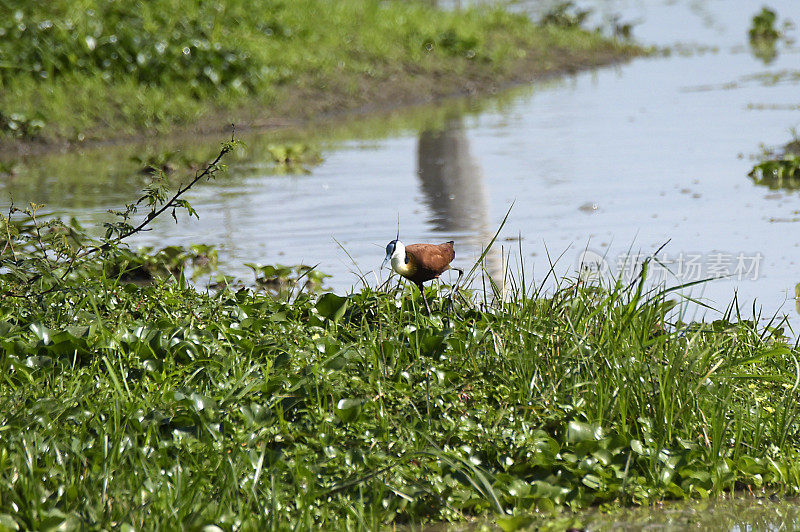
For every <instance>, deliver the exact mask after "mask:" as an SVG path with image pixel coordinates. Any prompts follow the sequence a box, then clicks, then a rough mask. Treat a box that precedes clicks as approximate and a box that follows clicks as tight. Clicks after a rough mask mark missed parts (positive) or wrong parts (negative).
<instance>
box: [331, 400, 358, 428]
mask: <svg viewBox="0 0 800 532" xmlns="http://www.w3.org/2000/svg"><path fill="white" fill-rule="evenodd" d="M363 404H364V402H363V401H362V400H361V399H351V398H350V399H340V400H339V402H338V403H336V411H335V412H336V417H338V418H339V419H341V420H342V421H344V422H345V423H350V422H351V421H354V420H355V419H357V418H358V416H359V414H361V407H362V405H363Z"/></svg>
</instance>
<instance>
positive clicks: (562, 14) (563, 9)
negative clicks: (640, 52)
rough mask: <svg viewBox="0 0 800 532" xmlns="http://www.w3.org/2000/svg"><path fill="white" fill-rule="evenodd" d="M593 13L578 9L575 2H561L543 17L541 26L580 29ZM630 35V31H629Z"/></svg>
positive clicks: (540, 22)
mask: <svg viewBox="0 0 800 532" xmlns="http://www.w3.org/2000/svg"><path fill="white" fill-rule="evenodd" d="M590 14H591V11H588V10H583V9H578V8H577V7H576V6H575V4H574V3H573V2H561V3H560V4H557V5H556V6H555V7H553V8H552V9H551V10H550V11H548V12H547V13H545V14H544V15H542V17H541V18H540V19H539V24H541V25H542V26H557V27H560V28H580V27H581V26H582V25H583V23H584V21H585V20H586V17H588V16H589V15H590ZM628 33H630V29H628Z"/></svg>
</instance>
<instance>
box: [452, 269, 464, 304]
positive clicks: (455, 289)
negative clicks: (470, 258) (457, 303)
mask: <svg viewBox="0 0 800 532" xmlns="http://www.w3.org/2000/svg"><path fill="white" fill-rule="evenodd" d="M452 269H453V270H456V271H457V272H458V279H456V282H455V283H454V284H453V286H452V287H451V288H450V296H449V299H450V306H451V307H452V306H453V297H454V296H455V294H456V292H457V291H458V283H460V282H461V278H462V277H464V270H462V269H461V268H452Z"/></svg>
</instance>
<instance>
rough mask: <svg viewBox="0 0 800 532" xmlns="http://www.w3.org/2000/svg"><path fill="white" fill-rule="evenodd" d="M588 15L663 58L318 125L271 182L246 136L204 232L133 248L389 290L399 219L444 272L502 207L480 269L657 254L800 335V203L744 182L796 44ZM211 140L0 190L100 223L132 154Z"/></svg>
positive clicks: (706, 5) (790, 2)
mask: <svg viewBox="0 0 800 532" xmlns="http://www.w3.org/2000/svg"><path fill="white" fill-rule="evenodd" d="M514 5H515V8H516V9H523V10H531V11H533V10H541V9H543V7H542V6H543V5H545V4H543V3H542V2H538V1H528V2H526V1H520V2H516V3H515V4H514ZM581 5H582V6H587V7H591V8H593V9H594V10H595V15H594V19H595V20H596V21H597V22H599V21H602V20H604V19H605V20H608V19H610V18H611V17H613V16H614V15H619V16H620V20H622V21H624V22H634V23H635V26H634V31H633V35H634V37H635V38H636V39H637V40H638V41H639V42H642V43H644V44H653V45H657V46H674V48H673V52H672V53H671V54H668V55H665V54H658V55H656V56H654V57H650V58H645V59H637V60H634V61H632V62H630V63H627V64H624V65H618V66H611V67H607V68H601V69H598V70H594V71H591V72H584V73H580V74H577V75H574V76H569V77H566V78H563V79H559V80H553V81H549V82H544V83H541V84H537V85H535V86H531V87H523V88H517V89H513V90H511V91H509V92H508V93H507V94H504V95H502V96H500V97H496V98H492V99H487V100H483V101H468V100H456V101H449V102H445V103H443V104H441V105H438V106H436V107H434V108H416V109H408V110H402V111H398V112H392V113H386V114H384V115H381V116H378V117H377V118H376V117H366V118H364V119H354V120H352V121H351V122H350V123H348V124H346V125H343V124H332V123H331V124H326V125H321V126H320V127H319V128H317V129H316V130H315V131H314V132H313V135H312V138H313V139H314V140H313V141H314V142H315V143H317V144H319V145H320V146H321V147H322V156H323V158H324V160H323V162H322V163H321V164H320V165H318V166H315V167H313V168H312V169H311V172H310V174H308V175H299V176H294V175H272V174H271V173H270V172H268V171H267V170H266V168H267V166H268V165H266V164H265V163H263V161H261V160H259V158H258V153H259V150H258V147H259V146H263V145H265V144H266V143H268V142H269V141H270V139H272V138H274V137H275V136H276V134H275V133H274V132H272V133H265V134H259V135H249V136H246V137H245V141H246V143H247V144H248V145H249V146H250V147H251V148H250V152H249V153H246V154H245V156H244V160H243V161H241V162H234V163H232V164H231V171H230V173H229V177H227V178H222V179H220V180H218V181H216V182H213V183H209V184H206V185H202V186H199V187H197V188H196V189H194V190H193V191H192V192H191V194H190V196H189V198H188V199H189V200H190V201H191V203H192V204H193V206H194V207H195V208H196V209H197V211H198V213H199V214H200V219H199V220H191V221H183V222H182V223H181V224H178V225H176V224H174V223H173V222H172V221H171V220H162V221H160V222H159V223H157V224H155V227H154V229H153V230H152V231H151V232H149V233H146V234H143V235H141V236H140V237H139V238H138V240H137V243H138V244H142V245H153V246H163V245H167V244H190V243H207V244H212V245H216V246H217V247H218V248H219V249H220V258H221V261H222V263H223V269H224V270H227V271H233V272H234V273H236V274H238V275H240V276H241V277H242V278H245V279H247V278H248V277H249V275H250V274H249V270H248V269H247V268H245V267H243V266H242V264H243V263H245V262H259V263H262V264H271V263H283V264H298V263H306V264H319V269H320V270H322V271H323V272H326V273H328V274H331V275H332V277H331V278H330V279H329V281H328V283H327V284H328V286H330V287H331V288H333V289H335V290H337V291H339V292H344V291H347V290H349V289H351V287H353V286H354V285H357V284H358V283H359V282H360V281H359V276H361V275H363V276H364V279H366V281H367V282H370V283H375V282H376V279H378V278H380V279H385V277H386V271H383V272H377V268H378V267H379V266H380V264H381V261H382V260H383V254H384V251H383V249H384V246H385V245H386V243H387V242H388V241H389V240H391V239H392V238H394V235H395V232H396V228H397V224H398V218H399V224H400V237H401V239H403V240H404V241H406V242H415V241H433V242H436V241H444V240H450V239H454V240H455V241H456V250H457V259H456V262H457V263H458V264H459V265H462V266H464V265H466V266H470V265H471V264H472V262H473V261H474V260H475V258H476V257H477V256H479V255H480V253H481V249H482V246H484V245H485V244H486V242H487V241H488V240H489V239H490V238H491V236H492V235H493V234H494V232H495V231H496V230H497V228H498V227H499V226H500V223H501V221H502V219H503V217H504V216H505V214H506V212H507V211H508V210H509V208H510V207H511V206H512V204H513V207H512V208H511V211H510V215H509V217H508V220H507V222H506V224H505V226H504V227H503V228H502V231H501V235H500V238H499V241H498V245H496V246H495V247H494V248H493V250H492V253H490V255H489V256H488V257H487V268H488V269H489V271H491V272H494V273H497V272H499V271H500V270H501V268H502V261H503V258H502V256H503V255H504V254H510V255H511V266H510V268H511V270H512V271H516V270H517V268H518V266H516V264H518V262H519V260H520V258H521V259H522V260H523V261H524V263H525V268H526V275H528V276H530V273H531V272H532V273H533V276H534V279H537V280H538V279H541V278H542V277H543V276H544V274H545V273H546V272H547V270H548V269H549V268H550V260H551V259H552V260H555V259H556V258H558V257H560V259H559V261H558V264H557V266H556V269H557V271H559V272H560V273H565V274H574V273H575V272H576V271H577V269H578V265H579V264H580V262H581V257H582V256H587V255H586V254H587V252H588V256H589V257H594V260H595V261H596V260H600V261H601V265H602V269H603V271H604V272H605V273H606V274H607V275H622V276H628V275H631V274H632V273H633V272H634V270H635V266H636V264H638V263H640V262H641V259H642V258H643V257H644V256H646V255H647V254H649V253H652V252H653V251H654V250H655V249H657V248H659V247H660V246H662V244H664V243H665V242H669V243H668V244H667V245H666V247H664V249H663V250H662V251H661V253H660V254H659V257H661V260H662V263H661V265H659V266H658V267H657V268H654V269H655V270H656V271H655V272H653V273H654V275H656V276H663V279H664V280H665V282H667V283H668V284H671V285H674V284H680V283H685V282H691V281H695V280H698V279H701V278H705V277H717V276H728V277H726V278H723V279H719V280H715V281H711V282H709V283H705V284H703V285H702V286H701V287H695V288H694V293H693V295H694V296H702V297H704V298H705V299H706V300H707V301H709V302H710V303H711V304H712V305H713V306H715V307H717V308H724V307H725V306H726V305H727V304H728V303H729V302H730V301H731V300H732V298H733V296H734V293H738V298H739V302H740V307H741V308H743V309H745V310H747V309H749V308H751V305H752V303H753V301H756V302H757V305H758V306H759V307H763V312H764V314H765V315H771V314H773V313H775V312H780V313H787V314H790V322H792V323H794V324H795V325H800V321H798V320H800V317H798V315H797V314H796V312H795V302H794V287H795V284H796V283H798V282H800V238H799V235H798V228H800V225H798V224H800V197H799V196H798V192H796V191H782V190H769V189H768V188H765V187H762V186H757V185H755V184H754V183H753V182H752V180H751V179H750V178H748V172H749V171H750V169H751V168H752V167H753V165H754V164H755V163H756V162H757V161H758V156H759V155H760V154H761V153H762V151H763V150H764V149H765V147H766V148H770V149H773V148H774V149H779V148H780V147H781V146H783V145H785V144H787V143H788V142H790V141H791V140H792V128H795V127H797V126H798V125H800V90H798V88H799V86H800V74H798V72H800V49H799V48H798V47H797V46H796V45H794V44H793V43H791V42H785V41H782V42H780V43H779V44H778V46H777V55H776V56H775V57H774V58H771V59H768V60H766V61H765V60H764V59H760V58H759V57H757V56H756V55H755V54H754V53H753V52H752V50H751V49H750V48H749V46H748V41H747V29H748V27H749V25H750V20H751V18H752V16H753V15H754V14H755V13H757V12H758V11H759V10H760V9H761V2H756V1H746V0H668V1H665V0H638V1H637V0H627V1H624V0H615V1H612V0H608V1H600V0H596V1H594V2H582V3H581ZM770 6H771V7H772V8H773V9H774V10H775V11H777V13H778V15H779V21H783V20H786V19H790V20H792V21H794V22H795V23H800V2H798V1H797V0H775V1H772V2H770ZM788 34H789V35H790V36H792V35H796V34H797V30H796V29H794V30H790V31H789V32H788ZM216 145H217V140H216V139H208V138H205V139H201V140H200V141H197V140H196V141H195V142H194V143H192V142H184V141H170V142H169V144H167V143H166V142H165V141H157V143H155V144H152V145H150V146H146V147H142V146H135V147H131V146H126V147H122V148H118V149H110V148H103V149H98V150H93V151H87V152H83V153H81V154H77V155H75V154H72V155H67V156H48V157H44V158H38V159H37V160H35V161H28V162H26V165H25V166H24V167H23V169H22V171H21V172H20V173H19V174H18V175H17V176H15V177H14V178H13V179H12V178H5V179H3V180H2V181H0V188H2V189H3V193H2V195H1V196H0V198H2V202H4V203H7V202H8V197H9V194H13V197H14V198H15V200H16V202H17V203H18V204H19V203H23V202H25V201H28V200H36V201H38V202H42V203H47V204H48V208H49V209H52V210H54V211H56V212H62V213H69V214H71V215H74V216H76V217H77V218H79V219H81V220H84V221H96V220H98V219H100V218H102V217H103V216H104V213H105V211H106V210H107V209H109V208H116V207H118V206H119V205H120V204H121V203H123V202H125V201H130V200H131V199H133V198H134V197H135V192H136V190H137V189H138V187H139V186H140V185H141V180H137V179H132V177H131V176H132V175H135V173H133V172H132V166H131V163H130V161H129V156H130V154H133V153H141V152H142V151H151V152H153V151H158V150H167V149H168V150H180V151H181V152H182V153H194V152H201V153H204V155H205V156H209V155H213V153H211V152H212V151H213V150H214V149H215V147H216ZM198 146H199V147H198ZM209 146H210V149H209ZM204 150H205V151H204ZM209 150H210V151H209ZM262 152H263V150H262ZM520 254H521V256H520ZM656 278H658V277H656ZM697 309H699V307H697ZM692 312H695V311H694V310H692ZM696 312H700V310H697V311H696ZM703 312H705V311H703ZM687 317H688V318H692V317H700V315H699V314H698V315H696V316H694V315H690V316H687ZM707 317H708V316H707ZM711 317H713V316H711Z"/></svg>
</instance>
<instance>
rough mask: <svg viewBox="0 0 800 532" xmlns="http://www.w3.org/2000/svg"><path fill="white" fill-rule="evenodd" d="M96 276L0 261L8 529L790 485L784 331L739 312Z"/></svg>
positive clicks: (640, 292)
mask: <svg viewBox="0 0 800 532" xmlns="http://www.w3.org/2000/svg"><path fill="white" fill-rule="evenodd" d="M107 260H108V259H107V258H106V261H107ZM269 268H270V267H254V268H253V269H254V271H255V272H257V273H260V272H263V274H264V275H266V274H268V273H271V271H272V270H269ZM275 270H276V271H277V270H278V268H275ZM96 271H97V272H99V273H97V274H92V275H87V276H82V277H78V276H76V277H74V278H73V277H70V278H67V279H66V280H65V281H64V283H63V285H61V289H59V290H53V291H49V292H45V293H42V292H40V291H38V289H31V290H29V291H27V292H25V288H24V287H20V286H19V285H16V284H15V283H14V282H13V279H8V278H7V277H5V276H4V277H0V284H2V288H3V293H4V294H6V295H5V296H4V297H2V298H0V315H2V316H3V319H2V320H1V321H0V379H2V386H0V426H2V427H3V445H2V447H0V463H2V465H3V467H0V514H3V515H4V517H3V518H4V519H5V520H6V521H5V522H9V523H12V522H13V523H14V524H16V525H17V526H19V527H20V528H26V529H30V528H42V527H44V525H45V524H52V525H53V526H59V525H60V526H64V527H68V526H72V525H73V524H75V523H81V524H82V526H87V527H89V528H103V527H108V526H111V524H115V526H117V525H120V524H122V525H124V526H131V527H133V528H141V527H144V526H152V524H153V523H154V522H156V521H154V519H156V520H157V522H158V524H159V525H160V526H163V527H165V528H173V527H178V526H184V527H185V526H192V527H194V528H202V527H204V526H208V525H215V526H218V527H221V528H222V529H232V528H245V529H263V528H265V527H274V528H281V529H283V528H289V527H299V528H318V527H322V528H328V529H331V528H345V527H350V528H376V527H379V526H381V525H385V524H388V523H404V522H419V521H427V520H440V519H446V520H460V519H464V518H465V517H469V516H474V515H492V514H496V513H500V512H506V511H512V512H514V514H515V515H518V516H519V517H513V518H508V517H507V516H506V517H504V518H503V519H501V520H500V522H499V524H500V525H501V526H502V527H503V528H504V529H508V530H513V529H516V528H517V527H518V526H522V525H524V524H525V523H528V522H530V519H529V518H528V517H526V515H527V512H538V511H544V512H548V511H551V510H554V509H556V508H559V507H562V506H567V507H572V508H580V507H586V506H588V505H593V504H597V503H601V502H604V501H608V502H623V503H646V502H649V501H655V500H660V499H664V498H679V499H680V498H688V497H701V498H703V497H709V496H713V495H715V494H719V493H721V492H722V491H725V490H732V489H735V488H738V487H743V486H749V487H750V488H751V489H754V490H761V489H766V490H770V491H779V492H781V493H786V494H794V493H797V492H798V490H800V467H798V463H800V462H798V460H797V458H798V455H797V442H798V441H800V439H798V437H800V421H799V420H798V416H797V414H798V407H797V405H798V397H797V395H798V372H800V369H799V368H800V366H798V361H797V352H796V350H795V349H794V348H792V347H791V346H790V345H789V344H788V343H787V341H786V339H785V338H784V337H783V336H782V334H781V331H780V330H779V328H777V327H776V326H775V325H774V324H773V325H772V326H770V327H768V328H766V329H764V328H761V327H760V326H759V325H758V324H757V323H758V322H757V320H752V321H748V320H743V319H741V318H738V317H737V316H736V315H734V314H732V313H731V312H729V313H727V314H726V315H725V317H724V319H722V320H720V321H718V322H714V323H709V324H703V323H695V324H682V323H680V322H679V321H676V320H675V319H674V317H673V315H672V309H673V307H674V302H672V301H669V300H668V299H667V293H666V292H663V291H658V290H657V289H653V290H651V291H648V290H646V289H645V288H644V286H645V283H644V280H642V281H641V283H640V284H639V285H636V286H632V287H622V286H611V287H606V288H603V287H593V286H585V285H583V284H578V285H574V284H571V283H567V284H565V286H563V287H561V288H559V289H557V290H555V291H554V292H552V293H549V294H536V293H534V294H526V293H523V292H521V291H512V295H511V298H510V299H509V300H506V301H505V302H500V300H496V301H495V302H494V303H491V302H490V301H482V298H481V297H479V295H478V294H472V295H471V294H469V293H465V294H463V295H464V298H463V299H460V298H459V299H457V300H456V301H455V302H454V303H453V304H452V307H451V306H450V305H449V304H447V300H446V299H445V298H443V297H441V295H440V294H439V293H438V291H437V290H436V289H435V287H434V288H431V289H429V297H430V298H431V299H432V301H433V307H434V309H435V310H434V312H433V314H432V315H430V316H428V315H427V314H425V313H424V312H421V311H420V303H421V301H420V300H419V296H418V292H417V291H416V290H415V289H406V290H404V289H402V288H397V289H394V290H390V291H389V292H381V291H375V290H372V289H369V288H365V289H363V290H362V291H361V292H358V293H354V294H351V295H348V296H341V295H335V294H323V295H321V296H316V295H313V294H310V293H307V292H299V293H298V294H297V295H296V296H295V298H294V299H292V300H291V301H287V299H286V298H281V299H276V298H274V297H271V296H265V295H261V294H259V293H257V292H253V291H250V290H238V291H236V292H234V291H231V290H223V291H220V292H218V293H216V294H211V293H201V292H198V291H196V290H194V289H192V288H190V287H189V286H187V285H186V284H185V283H182V282H181V280H180V279H177V280H176V279H174V278H173V277H165V278H163V279H161V280H156V281H154V282H150V283H147V284H144V285H141V284H134V283H131V282H128V281H126V280H125V279H124V278H123V277H121V276H120V275H119V274H118V273H117V274H113V273H114V272H112V270H110V269H109V268H101V269H99V270H96ZM73 279H74V280H73ZM520 284H521V285H524V284H525V283H524V282H520ZM20 291H22V292H20ZM11 293H16V294H17V296H11V295H9V294H11ZM18 296H21V297H18ZM112 501H113V503H112Z"/></svg>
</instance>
